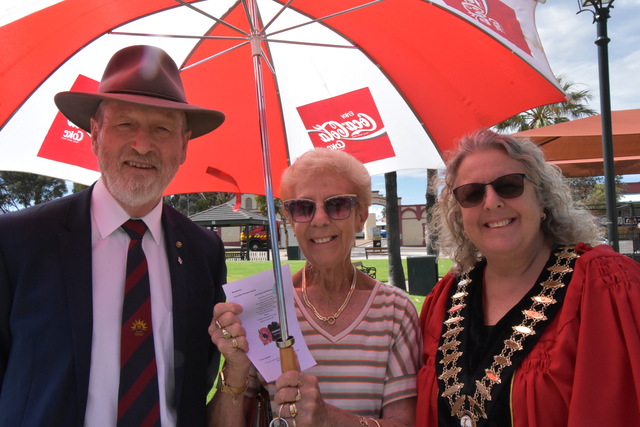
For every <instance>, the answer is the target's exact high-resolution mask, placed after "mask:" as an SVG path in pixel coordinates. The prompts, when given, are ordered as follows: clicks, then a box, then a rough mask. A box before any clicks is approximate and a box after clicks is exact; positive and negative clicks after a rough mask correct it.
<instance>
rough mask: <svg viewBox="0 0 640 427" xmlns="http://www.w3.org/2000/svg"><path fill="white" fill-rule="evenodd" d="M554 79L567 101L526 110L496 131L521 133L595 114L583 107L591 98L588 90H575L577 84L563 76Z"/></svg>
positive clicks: (505, 122) (506, 121) (497, 126)
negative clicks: (565, 95) (566, 96)
mask: <svg viewBox="0 0 640 427" xmlns="http://www.w3.org/2000/svg"><path fill="white" fill-rule="evenodd" d="M556 78H557V79H558V83H560V86H561V87H562V89H563V90H564V92H565V93H566V94H567V95H568V98H569V100H568V101H565V102H559V103H557V104H549V105H543V106H542V107H537V108H533V109H531V110H527V111H525V112H523V113H520V114H518V115H516V116H513V117H511V118H508V119H507V120H505V121H503V122H500V123H498V124H497V125H495V127H494V128H495V129H496V131H498V132H500V131H506V132H522V131H524V130H529V129H536V128H540V127H543V126H549V125H554V124H557V123H561V122H568V121H570V120H574V119H580V118H582V117H588V116H593V115H594V114H596V111H595V110H592V109H591V108H589V107H587V106H586V105H585V103H586V102H588V101H590V100H591V99H592V98H593V95H592V94H591V91H590V90H589V89H584V90H579V89H577V88H576V86H577V84H576V83H574V82H571V81H568V80H567V79H566V77H565V76H564V75H560V76H557V77H556Z"/></svg>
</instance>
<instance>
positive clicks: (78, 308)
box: [59, 188, 93, 420]
mask: <svg viewBox="0 0 640 427" xmlns="http://www.w3.org/2000/svg"><path fill="white" fill-rule="evenodd" d="M91 191H92V188H89V189H87V190H84V191H82V192H80V193H78V194H77V195H74V196H70V197H69V205H68V211H67V214H66V216H65V220H64V228H63V230H62V231H61V232H60V236H59V241H60V253H61V262H62V270H63V274H64V286H65V289H66V296H67V302H68V307H69V321H70V325H71V331H70V332H71V334H72V337H73V353H74V357H75V360H76V364H75V366H76V378H77V387H78V407H79V408H80V411H81V412H82V413H81V414H79V418H80V419H81V420H83V419H84V409H85V407H86V403H87V394H88V387H89V369H90V366H91V336H92V330H93V301H92V266H91V215H90V204H91Z"/></svg>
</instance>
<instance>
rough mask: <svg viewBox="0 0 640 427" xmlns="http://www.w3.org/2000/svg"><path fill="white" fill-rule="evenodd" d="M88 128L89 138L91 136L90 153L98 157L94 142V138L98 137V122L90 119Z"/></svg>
mask: <svg viewBox="0 0 640 427" xmlns="http://www.w3.org/2000/svg"><path fill="white" fill-rule="evenodd" d="M90 126H91V132H90V136H91V151H92V152H93V154H95V155H96V156H97V155H98V142H97V141H96V136H97V135H98V127H99V125H98V121H97V120H96V118H95V117H91V121H90Z"/></svg>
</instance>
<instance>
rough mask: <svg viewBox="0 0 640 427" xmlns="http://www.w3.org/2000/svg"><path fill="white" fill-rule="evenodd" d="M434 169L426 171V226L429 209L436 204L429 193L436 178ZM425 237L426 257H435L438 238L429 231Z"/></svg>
mask: <svg viewBox="0 0 640 427" xmlns="http://www.w3.org/2000/svg"><path fill="white" fill-rule="evenodd" d="M437 172H438V171H437V170H436V169H427V193H426V195H425V197H426V199H427V206H426V209H427V225H429V224H430V223H431V208H432V207H433V206H435V204H436V194H435V193H434V192H432V191H431V184H432V183H433V180H434V179H435V177H436V173H437ZM426 237H427V255H437V254H438V253H437V249H436V247H437V243H438V236H437V235H432V234H430V233H429V229H428V228H427V230H426Z"/></svg>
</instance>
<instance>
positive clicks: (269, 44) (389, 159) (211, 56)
mask: <svg viewBox="0 0 640 427" xmlns="http://www.w3.org/2000/svg"><path fill="white" fill-rule="evenodd" d="M44 4H46V3H43V5H44ZM536 5H537V2H535V1H530V0H527V1H521V0H505V1H498V0H490V1H486V2H470V1H468V0H446V1H431V2H430V1H421V0H383V1H371V2H363V1H356V0H323V1H316V0H294V1H288V2H286V3H285V2H283V1H272V0H259V1H257V2H256V4H255V10H253V11H254V12H255V15H254V18H253V19H254V22H253V26H252V24H251V20H249V19H247V17H248V16H251V15H252V14H251V13H249V12H251V11H252V7H254V5H253V1H230V0H203V1H193V0H186V1H174V0H137V1H135V2H130V1H128V0H64V1H61V2H58V3H56V4H53V5H51V6H49V7H43V8H42V9H40V10H37V11H35V12H33V13H30V14H26V15H24V16H23V17H21V18H19V19H15V20H13V21H11V22H8V23H5V24H4V25H2V26H0V38H1V39H2V40H3V43H2V44H1V45H0V77H1V78H0V89H1V93H2V94H3V96H2V99H0V150H2V152H3V155H2V156H0V170H17V171H25V172H33V173H39V174H43V175H50V176H55V177H59V178H63V179H68V180H71V181H76V182H81V183H85V184H89V183H92V182H93V181H94V180H95V179H96V178H97V176H98V172H97V170H96V169H97V167H96V165H95V159H93V158H92V154H91V153H90V150H89V143H88V136H87V135H86V134H83V132H82V131H80V130H79V129H77V128H74V127H73V126H72V125H71V124H69V123H68V122H67V121H66V120H65V119H64V118H62V117H60V116H58V115H57V111H56V109H55V106H54V104H53V101H52V99H53V95H54V94H55V93H57V92H60V91H63V90H69V89H70V88H72V87H74V85H75V87H77V88H80V90H95V89H94V88H95V84H96V83H95V82H96V81H98V80H100V77H101V74H102V71H103V69H104V66H105V64H106V61H107V60H108V59H109V57H110V56H111V55H112V54H113V53H114V52H115V51H116V50H118V49H120V48H122V47H124V46H128V45H132V44H152V45H156V46H159V47H162V48H163V49H165V50H166V51H167V52H168V53H169V54H170V55H171V56H172V57H173V58H174V59H175V60H176V62H177V63H178V64H179V65H180V66H181V67H182V68H183V71H182V75H183V80H184V83H185V87H186V91H187V96H188V99H189V102H190V103H194V104H197V105H201V106H204V107H209V108H214V109H218V110H221V111H223V112H224V113H225V114H226V116H227V120H226V122H225V123H224V124H223V126H222V127H220V128H219V129H218V130H216V131H215V132H213V133H211V134H210V135H207V136H204V137H201V138H199V139H196V140H193V141H191V142H190V145H189V150H188V158H187V162H186V163H185V164H184V165H183V166H182V167H181V169H180V171H179V172H178V175H177V176H176V178H175V180H174V182H173V183H172V184H171V185H170V187H169V188H168V190H167V194H177V193H185V192H201V191H229V192H242V193H249V194H265V193H266V189H265V179H264V176H265V170H264V155H263V152H262V151H263V149H262V145H261V144H262V142H263V141H264V140H267V142H268V144H267V147H268V149H267V151H268V153H269V158H270V164H271V170H272V173H271V175H272V178H273V183H272V184H273V188H274V191H275V193H274V195H276V196H277V188H278V185H279V177H280V173H281V172H282V170H283V169H284V168H285V167H286V166H287V165H288V164H290V162H292V161H293V160H294V159H295V158H297V157H298V156H299V155H300V154H302V153H303V152H305V151H307V150H309V149H312V148H313V147H315V146H328V147H330V148H334V149H345V150H347V151H349V152H352V153H353V154H354V155H356V156H358V157H359V158H360V159H361V160H362V161H364V162H365V163H366V165H367V168H368V169H369V171H370V172H371V173H372V174H373V175H378V174H382V173H385V172H390V171H396V170H401V169H416V168H420V169H423V168H438V167H441V166H442V163H443V162H442V158H443V156H444V155H445V154H446V152H447V150H449V149H451V148H452V147H453V144H454V141H455V140H456V139H457V138H459V137H460V136H462V135H463V134H465V133H467V132H469V131H471V130H474V129H476V128H479V127H489V126H492V125H494V124H495V123H497V122H499V121H502V120H504V119H506V118H508V117H510V116H513V115H514V114H517V113H519V112H521V111H524V110H526V109H529V108H532V107H536V106H539V105H544V104H548V103H554V102H560V101H563V100H564V95H563V93H562V92H561V90H560V89H559V88H558V85H557V82H556V81H555V78H554V76H553V73H552V72H551V70H550V68H549V65H548V63H547V60H546V58H545V55H544V51H543V49H542V46H541V44H540V40H539V38H538V35H537V32H536V29H535V25H534V15H535V8H536ZM4 7H7V6H4ZM20 7H21V5H11V6H10V8H12V11H13V12H15V13H17V12H21V10H20ZM0 12H1V11H0ZM0 16H16V15H11V14H9V15H6V14H3V13H0ZM255 55H258V58H261V61H260V62H261V63H262V70H261V71H260V72H259V73H257V72H256V68H255V63H254V60H253V58H254V56H255ZM257 81H260V84H261V85H262V86H263V89H264V91H263V93H262V95H257V92H256V82H257ZM92 85H93V86H92Z"/></svg>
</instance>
